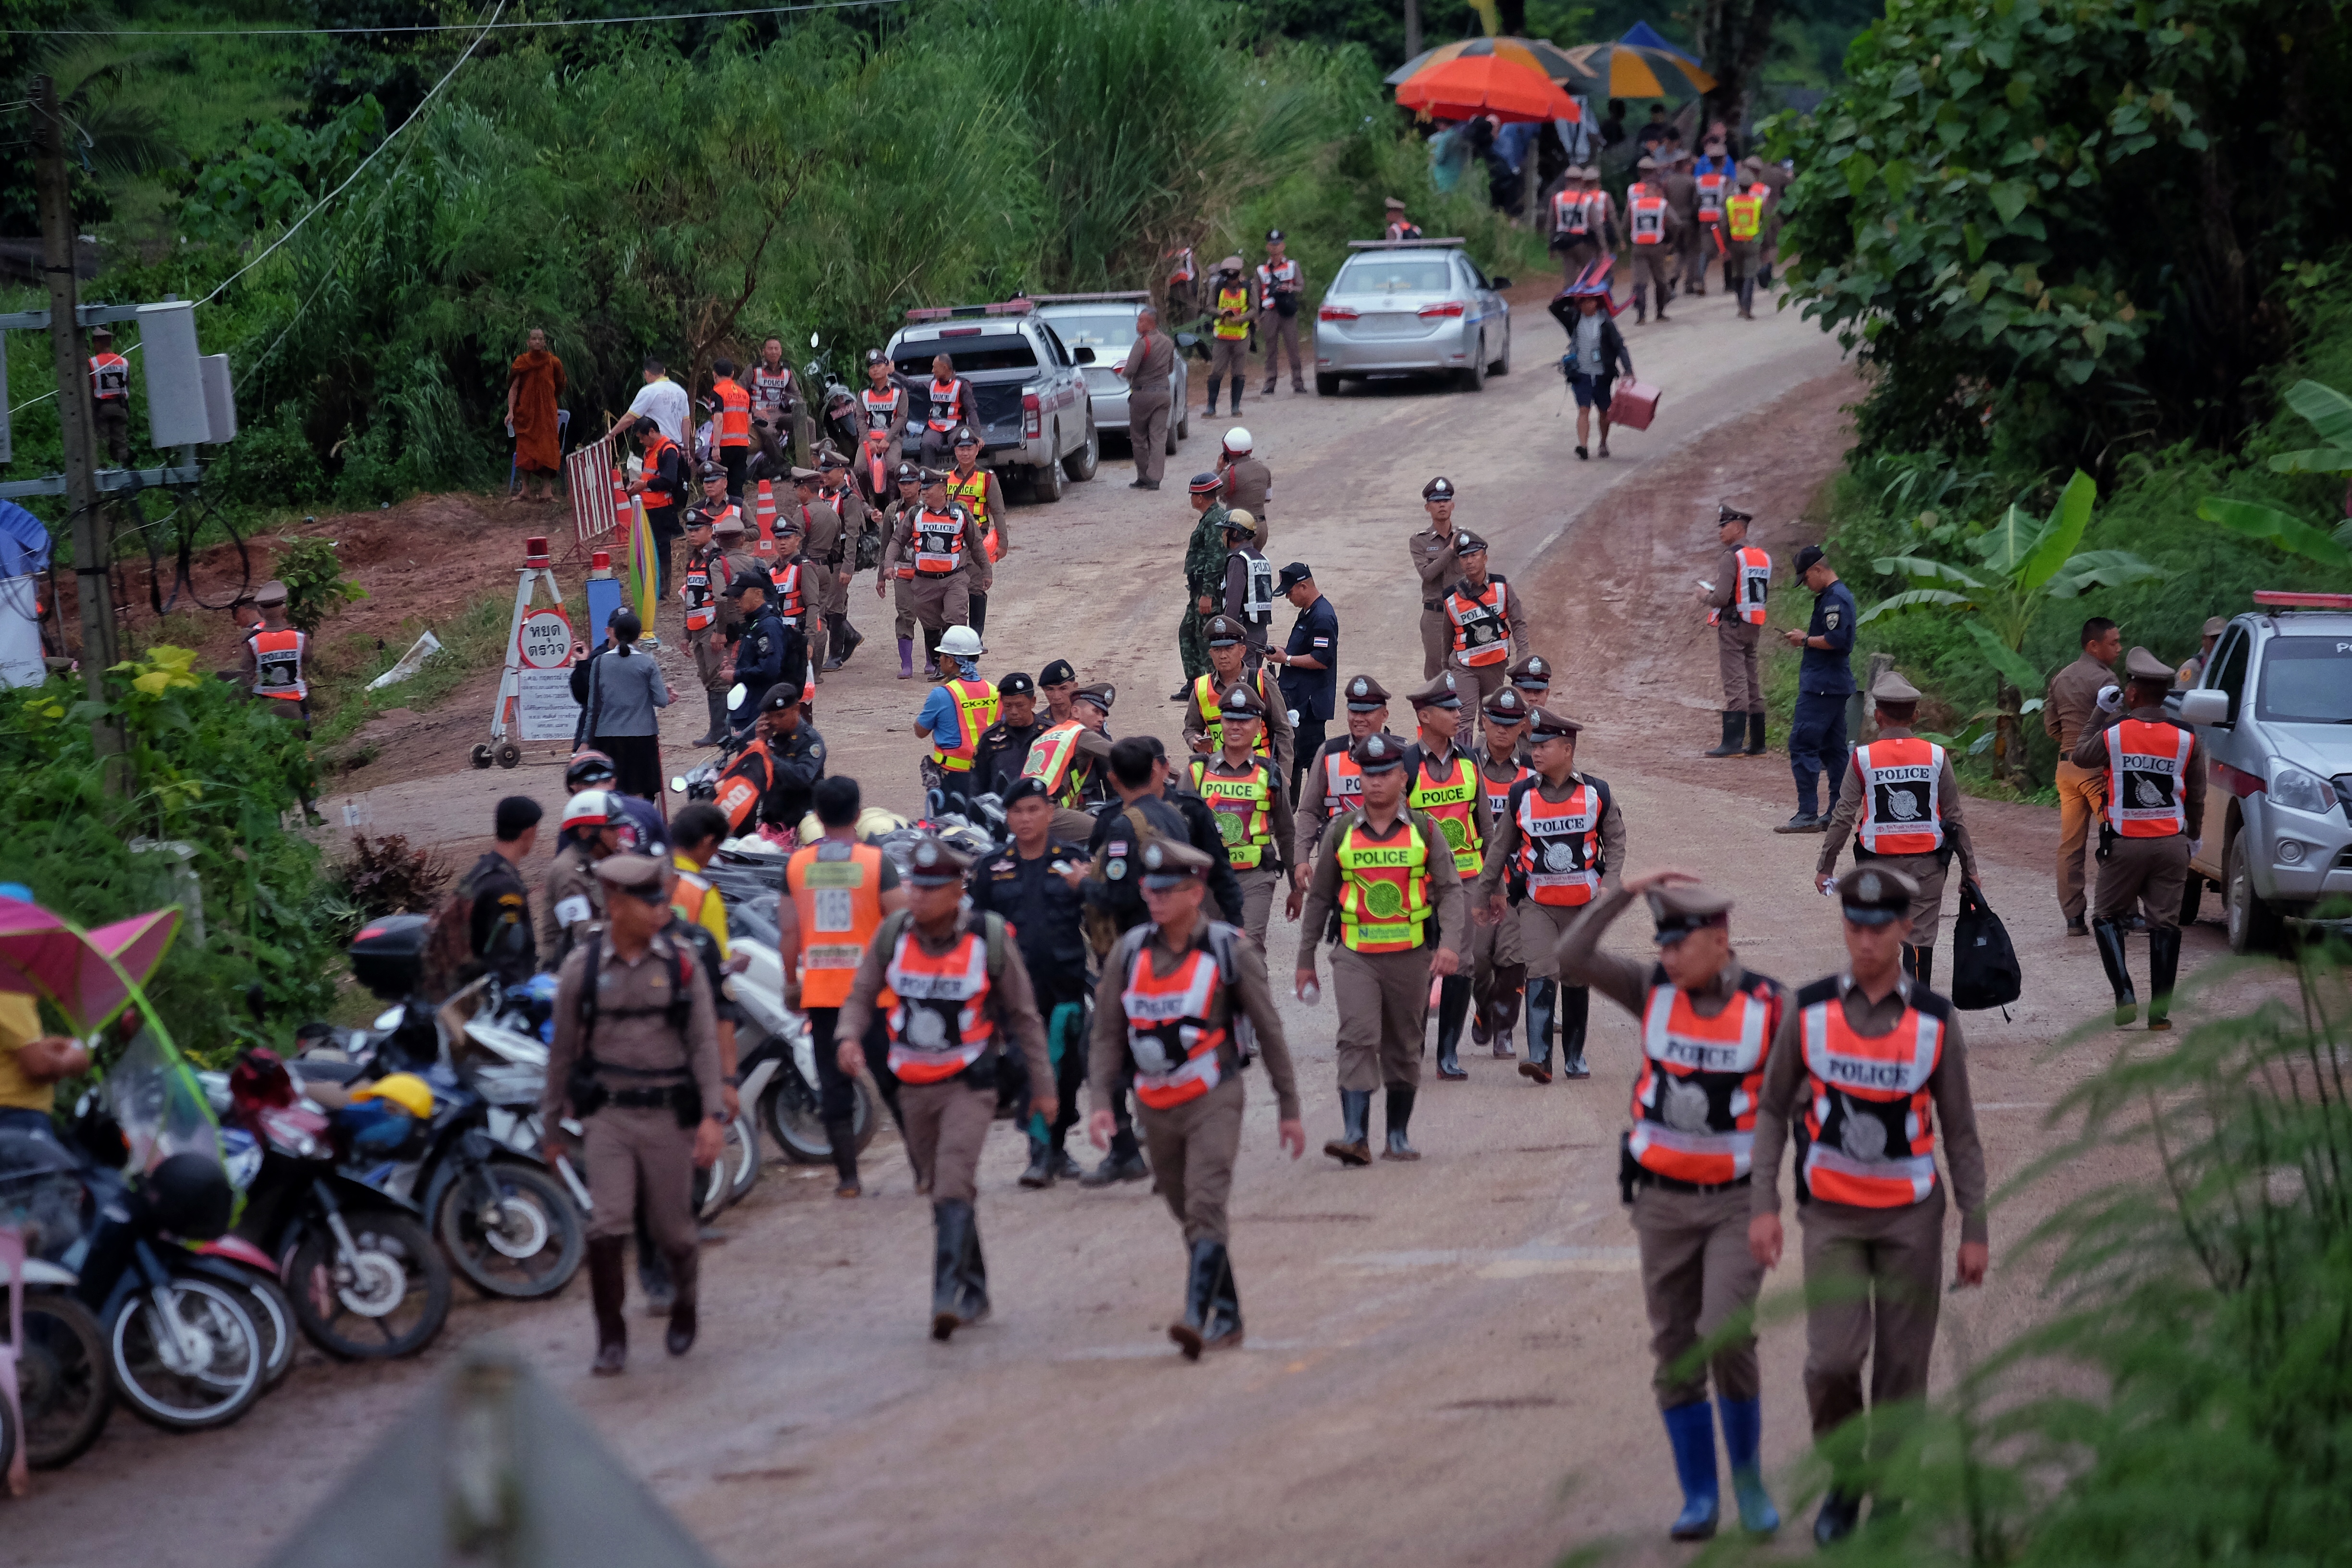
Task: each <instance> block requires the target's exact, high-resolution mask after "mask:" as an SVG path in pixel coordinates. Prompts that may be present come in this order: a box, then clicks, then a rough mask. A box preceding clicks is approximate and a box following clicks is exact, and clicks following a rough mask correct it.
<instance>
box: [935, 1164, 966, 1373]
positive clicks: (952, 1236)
mask: <svg viewBox="0 0 2352 1568" xmlns="http://www.w3.org/2000/svg"><path fill="white" fill-rule="evenodd" d="M970 1229H971V1205H970V1204H968V1203H965V1202H964V1201H963V1200H961V1198H948V1199H943V1200H941V1201H940V1202H937V1203H934V1204H932V1205H931V1338H933V1339H935V1340H944V1339H946V1338H947V1337H948V1336H949V1335H950V1334H952V1333H954V1332H955V1331H957V1330H958V1329H960V1328H961V1327H963V1312H962V1310H961V1307H960V1305H959V1300H960V1298H961V1293H962V1292H961V1289H960V1287H961V1285H962V1283H963V1279H962V1276H963V1253H964V1239H963V1238H964V1233H965V1232H966V1231H968V1230H970Z"/></svg>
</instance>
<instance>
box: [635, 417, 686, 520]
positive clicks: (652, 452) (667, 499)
mask: <svg viewBox="0 0 2352 1568" xmlns="http://www.w3.org/2000/svg"><path fill="white" fill-rule="evenodd" d="M677 449H678V446H677V442H675V441H673V440H671V439H670V438H669V437H667V436H665V435H663V434H662V433H661V429H660V427H659V426H656V427H655V429H654V438H653V439H652V440H650V441H648V442H646V455H645V465H646V468H645V475H646V488H645V489H643V490H642V491H640V492H639V493H638V496H637V499H638V500H641V501H643V502H645V503H646V506H648V507H651V508H654V509H656V510H658V509H660V508H662V507H666V506H676V505H677V497H676V496H674V495H672V494H670V493H669V491H667V490H666V489H662V488H661V460H662V454H663V453H665V452H675V451H677ZM623 510H624V511H626V510H627V509H626V508H624V509H623Z"/></svg>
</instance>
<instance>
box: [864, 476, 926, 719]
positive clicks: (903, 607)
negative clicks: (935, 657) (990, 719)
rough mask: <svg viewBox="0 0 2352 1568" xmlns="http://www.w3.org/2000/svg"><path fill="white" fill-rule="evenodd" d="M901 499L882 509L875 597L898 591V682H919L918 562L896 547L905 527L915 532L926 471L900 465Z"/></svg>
mask: <svg viewBox="0 0 2352 1568" xmlns="http://www.w3.org/2000/svg"><path fill="white" fill-rule="evenodd" d="M922 504H923V470H922V469H920V468H917V467H916V466H915V465H914V464H912V463H900V464H899V465H898V499H897V500H893V501H892V502H891V503H890V504H889V505H888V506H887V507H885V508H884V509H883V510H882V538H883V541H884V544H883V563H882V567H881V570H879V571H877V572H876V573H875V574H874V596H875V597H876V598H877V599H878V598H880V597H881V596H882V595H883V593H884V592H885V591H886V590H890V591H894V592H895V593H896V595H897V599H896V602H895V603H894V605H892V608H893V609H894V610H895V611H896V612H897V614H898V621H897V624H896V626H893V628H892V632H893V635H895V636H896V637H898V679H901V680H912V679H915V624H916V616H915V595H914V592H913V587H912V584H913V583H914V579H915V563H914V561H913V558H912V556H911V555H908V556H906V557H904V558H901V557H900V556H898V555H896V554H894V552H893V551H892V546H893V545H894V544H895V543H896V542H897V541H898V537H899V530H900V527H901V526H902V520H903V525H904V526H905V527H907V528H908V529H911V528H912V527H913V526H914V524H913V518H912V514H913V512H914V510H915V509H916V508H918V507H919V506H921V505H922Z"/></svg>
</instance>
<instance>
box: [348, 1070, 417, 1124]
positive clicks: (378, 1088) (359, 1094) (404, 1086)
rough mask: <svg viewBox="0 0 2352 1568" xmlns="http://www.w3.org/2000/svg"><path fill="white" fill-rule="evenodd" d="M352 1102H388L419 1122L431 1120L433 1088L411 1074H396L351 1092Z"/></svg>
mask: <svg viewBox="0 0 2352 1568" xmlns="http://www.w3.org/2000/svg"><path fill="white" fill-rule="evenodd" d="M352 1100H354V1101H358V1100H390V1101H392V1103H393V1104H394V1105H397V1106H398V1107H400V1108H401V1109H402V1110H405V1111H406V1112H408V1114H409V1115H411V1116H414V1117H415V1118H416V1119H417V1120H418V1121H431V1120H432V1118H433V1086H432V1085H430V1084H428V1083H426V1082H425V1080H424V1079H421V1078H419V1077H417V1076H416V1075H415V1073H413V1072H396V1073H394V1074H392V1075H391V1076H390V1077H387V1078H381V1079H377V1080H376V1081H375V1082H373V1083H364V1084H361V1085H359V1086H358V1087H357V1088H355V1089H352Z"/></svg>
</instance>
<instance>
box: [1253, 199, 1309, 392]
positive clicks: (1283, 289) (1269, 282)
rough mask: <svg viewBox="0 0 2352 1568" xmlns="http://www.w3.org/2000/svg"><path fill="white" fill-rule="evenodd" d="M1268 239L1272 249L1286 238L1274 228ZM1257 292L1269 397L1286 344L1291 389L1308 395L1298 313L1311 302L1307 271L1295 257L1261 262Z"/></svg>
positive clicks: (1267, 241)
mask: <svg viewBox="0 0 2352 1568" xmlns="http://www.w3.org/2000/svg"><path fill="white" fill-rule="evenodd" d="M1265 238H1266V244H1267V245H1268V246H1269V247H1271V246H1273V245H1274V244H1275V243H1276V241H1278V240H1280V239H1281V238H1282V231H1281V230H1280V229H1278V228H1277V229H1271V230H1269V231H1267V234H1266V237H1265ZM1257 293H1258V317H1257V324H1258V328H1259V330H1260V331H1263V332H1264V333H1265V395H1266V396H1268V397H1272V396H1273V395H1274V384H1275V381H1276V365H1278V364H1279V363H1281V360H1282V351H1283V348H1284V347H1285V345H1287V346H1288V347H1289V350H1290V390H1291V391H1293V392H1304V391H1306V390H1307V380H1306V373H1305V370H1304V368H1303V367H1302V366H1301V364H1300V363H1299V360H1300V355H1299V352H1298V312H1299V311H1300V310H1302V309H1304V308H1305V306H1306V302H1307V268H1305V267H1303V266H1301V265H1300V264H1299V261H1298V258H1297V257H1295V256H1285V257H1284V258H1282V259H1281V260H1280V261H1276V260H1274V259H1273V258H1271V257H1269V258H1267V259H1265V261H1262V262H1260V263H1258V268H1257ZM1285 303H1287V304H1288V305H1289V307H1290V311H1289V313H1288V314H1287V315H1286V314H1284V313H1283V309H1282V307H1283V305H1284V304H1285Z"/></svg>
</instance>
